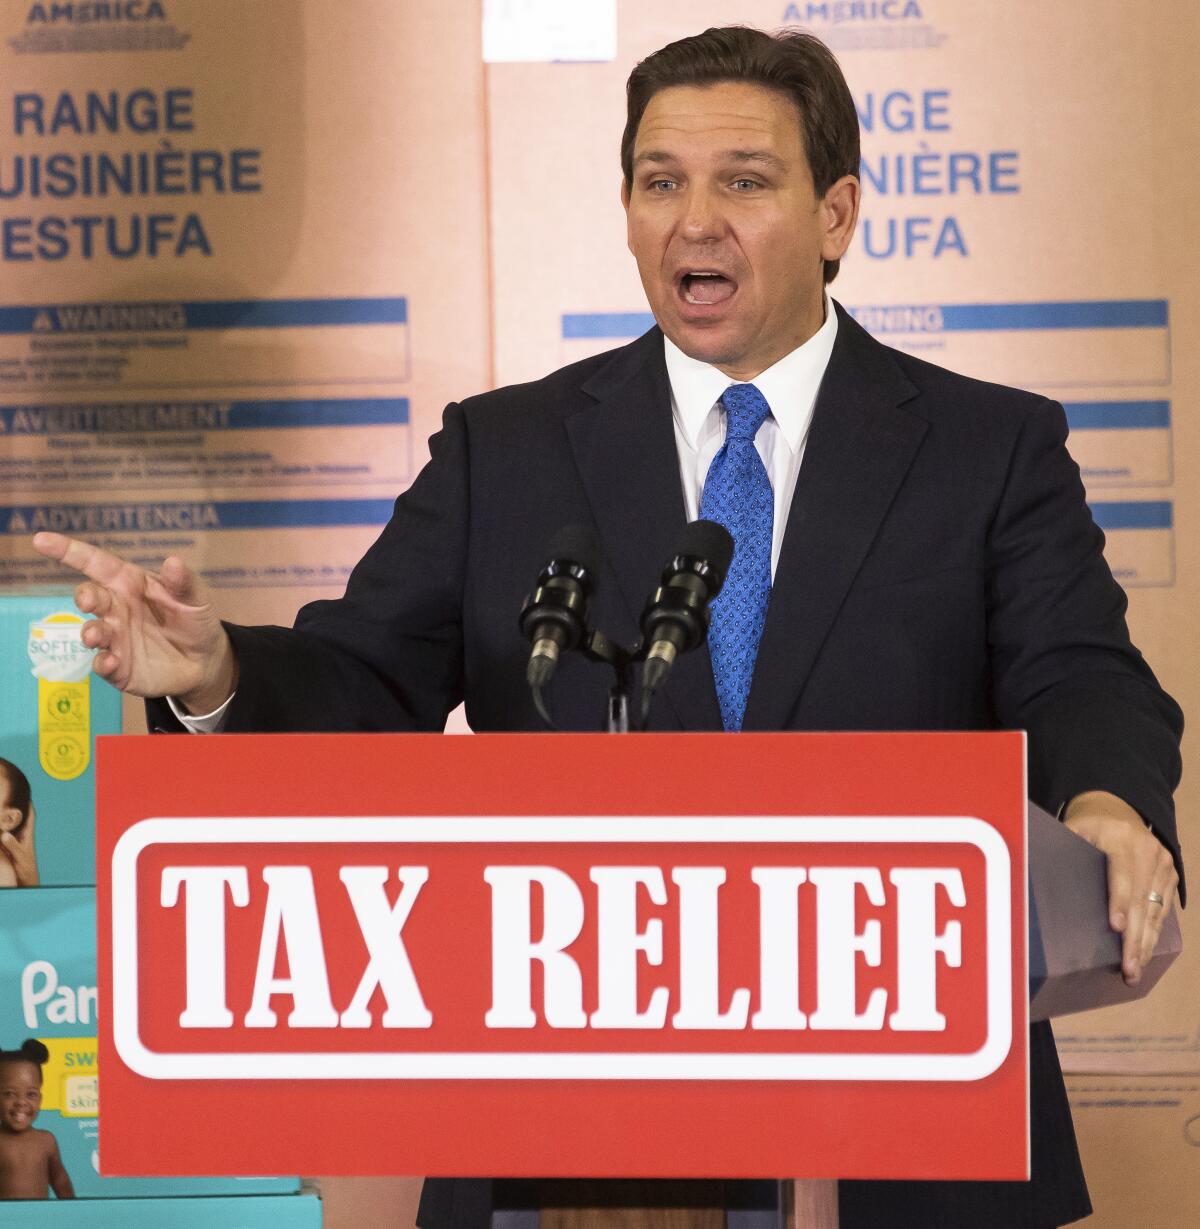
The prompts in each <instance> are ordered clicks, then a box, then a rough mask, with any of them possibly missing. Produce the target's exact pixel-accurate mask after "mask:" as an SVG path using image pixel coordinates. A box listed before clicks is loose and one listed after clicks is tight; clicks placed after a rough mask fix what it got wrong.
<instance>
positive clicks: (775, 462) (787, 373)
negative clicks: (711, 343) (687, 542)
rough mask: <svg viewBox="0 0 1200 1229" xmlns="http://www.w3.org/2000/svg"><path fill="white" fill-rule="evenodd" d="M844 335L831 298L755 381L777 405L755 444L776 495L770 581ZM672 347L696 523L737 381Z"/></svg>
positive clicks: (682, 463) (683, 464)
mask: <svg viewBox="0 0 1200 1229" xmlns="http://www.w3.org/2000/svg"><path fill="white" fill-rule="evenodd" d="M836 337H837V312H835V311H834V310H833V304H832V303H831V302H830V299H829V296H828V295H826V296H825V323H824V324H822V325H821V327H820V328H819V329H818V330H817V331H816V332H815V333H814V334H813V335H812V336H811V337H810V338H809V339H808V340H807V341H806V342H805V343H804V344H803V345H802V346H800V347H798V348H797V349H795V350H793V351H792V352H791V353H790V354H785V355H784V356H783V358H781V359H780V360H779V361H778V362H777V363H774V364H772V365H771V366H770V367H768V368H767V369H766V371H763V372H761V373H760V374H759V375H757V376H755V377H754V379H753V380H752V381H747V382H748V383H752V384H753V385H754V387H755V388H757V389H758V391H759V392H760V393H762V395H763V396H764V397H765V398H766V401H767V404H768V405H769V406H770V407H771V413H770V416H769V417H768V418H767V419H766V421H765V422H764V423H763V425H762V426H761V427H759V429H758V434H757V435H756V436H755V437H754V446H755V448H757V449H758V455H759V456H760V457H762V462H763V465H764V466H766V470H767V477H768V478H769V479H770V481H771V489H772V490H773V491H774V492H775V519H774V524H773V526H772V531H771V577H772V579H774V576H775V568H776V566H777V565H778V563H779V549H780V547H781V546H782V544H783V531H784V530H785V529H786V528H787V518H788V510H789V509H790V508H791V506H792V496H793V495H794V494H795V491H796V479H797V477H799V474H800V462H801V461H802V460H803V459H804V445H805V442H806V440H807V439H808V426H809V423H811V422H812V415H813V407H814V406H815V405H816V402H817V392H818V391H819V390H820V387H821V380H822V378H823V377H824V375H825V368H826V367H827V366H829V356H830V355H831V354H832V353H833V343H834V339H835V338H836ZM664 341H665V342H666V358H667V376H668V377H669V378H670V381H671V411H672V414H673V415H674V419H675V448H676V450H677V452H678V453H679V476H680V478H682V480H683V498H684V506H685V507H686V508H687V516H688V520H689V521H694V520H695V519H696V518H697V517H698V516H699V515H700V496H701V494H702V493H703V491H704V480H705V479H706V478H707V477H708V469H709V466H710V465H712V463H713V458H714V457H715V456H716V455H717V453H718V452H720V450H721V446H722V445H723V444H724V443H725V410H724V408H723V407H722V406H721V405H720V404H719V401H720V397H721V395H722V394H723V393H724V392H725V390H726V389H727V388H729V387H731V386H732V385H734V384H736V383H738V381H737V380H733V379H731V378H730V377H729V376H727V375H725V374H724V372H721V371H718V370H717V368H716V367H712V366H710V365H709V364H708V363H702V362H700V360H699V359H694V358H688V356H687V355H686V354H684V352H683V351H682V350H680V349H679V347H678V346H676V345H675V344H674V343H673V342H671V341H669V340H667V339H665V338H664Z"/></svg>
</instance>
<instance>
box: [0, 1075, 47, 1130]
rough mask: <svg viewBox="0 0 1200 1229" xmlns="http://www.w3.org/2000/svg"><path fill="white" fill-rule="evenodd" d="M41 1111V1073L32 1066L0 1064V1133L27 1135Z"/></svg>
mask: <svg viewBox="0 0 1200 1229" xmlns="http://www.w3.org/2000/svg"><path fill="white" fill-rule="evenodd" d="M41 1108H42V1073H41V1069H40V1068H39V1067H38V1065H37V1064H36V1063H27V1062H6V1063H0V1129H3V1130H6V1131H13V1132H20V1131H27V1130H29V1128H30V1127H31V1126H33V1120H34V1119H35V1118H36V1117H37V1116H38V1110H40V1109H41Z"/></svg>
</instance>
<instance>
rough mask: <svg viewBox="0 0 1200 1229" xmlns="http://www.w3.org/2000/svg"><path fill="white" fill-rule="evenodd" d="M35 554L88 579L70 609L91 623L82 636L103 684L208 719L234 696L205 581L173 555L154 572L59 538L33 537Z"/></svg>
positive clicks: (229, 655) (226, 648)
mask: <svg viewBox="0 0 1200 1229" xmlns="http://www.w3.org/2000/svg"><path fill="white" fill-rule="evenodd" d="M33 546H34V549H35V550H36V551H38V552H39V554H42V555H45V556H46V557H47V558H48V559H55V560H57V561H59V562H60V563H64V564H66V566H67V567H69V568H72V569H74V570H75V571H76V572H81V573H82V574H83V575H84V576H86V577H87V580H85V581H84V582H83V583H82V584H80V585H79V587H78V588H77V589H76V590H75V604H76V605H77V606H78V607H79V609H80V610H82V611H83V612H84V614H87V615H91V616H92V617H91V619H90V620H89V621H88V622H87V623H85V624H84V625H83V629H82V632H81V633H80V634H81V637H82V639H83V643H84V644H86V645H87V646H88V648H92V649H98V650H99V652H98V653H97V655H96V660H95V663H94V665H93V669H94V670H95V672H96V673H97V674H98V675H100V676H101V678H105V679H107V680H108V681H109V682H110V683H112V685H113V686H114V687H117V688H119V689H120V690H121V691H127V692H129V693H130V694H131V695H135V696H155V697H157V696H174V697H175V698H176V699H177V700H178V701H179V702H180V703H182V704H183V706H184V707H185V708H187V709H188V710H189V711H190V712H193V713H208V712H211V711H212V710H213V709H215V708H218V707H219V706H220V705H221V704H222V703H224V701H225V700H227V699H228V698H229V696H230V695H232V694H233V689H234V687H235V686H236V684H237V663H236V660H235V658H234V655H233V646H232V645H231V644H230V643H229V636H228V635H227V634H226V632H225V629H224V628H223V627H222V626H221V621H220V619H218V618H217V614H216V611H215V610H214V609H213V604H212V601H211V599H210V596H209V592H208V588H207V586H206V585H205V584H204V582H203V581H202V580H201V579H200V578H199V577H198V576H197V575H196V574H195V573H194V572H192V571H191V570H190V569H189V568H188V567H187V566H186V565H185V564H184V562H183V560H182V559H179V558H177V557H175V556H171V557H169V558H167V559H165V560H164V561H163V565H162V569H161V570H160V571H158V572H148V571H146V570H145V568H141V567H138V566H137V564H134V563H127V562H126V561H125V560H124V559H122V558H121V557H120V556H119V555H114V554H112V553H111V552H110V551H106V550H101V549H100V548H99V547H98V546H92V545H90V544H88V543H87V542H80V541H78V540H76V539H74V538H66V537H64V536H63V535H62V534H58V533H39V534H35V535H34V538H33Z"/></svg>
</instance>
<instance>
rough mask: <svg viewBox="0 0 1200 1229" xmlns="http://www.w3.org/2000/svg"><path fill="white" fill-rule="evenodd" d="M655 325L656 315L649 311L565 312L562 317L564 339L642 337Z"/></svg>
mask: <svg viewBox="0 0 1200 1229" xmlns="http://www.w3.org/2000/svg"><path fill="white" fill-rule="evenodd" d="M653 327H654V317H653V316H652V315H651V314H650V313H649V312H565V313H564V314H563V318H562V335H563V341H574V340H576V339H578V338H582V337H587V338H605V337H611V338H614V339H619V338H623V337H640V336H641V335H642V334H643V333H644V332H645V331H646V330H647V329H650V328H653Z"/></svg>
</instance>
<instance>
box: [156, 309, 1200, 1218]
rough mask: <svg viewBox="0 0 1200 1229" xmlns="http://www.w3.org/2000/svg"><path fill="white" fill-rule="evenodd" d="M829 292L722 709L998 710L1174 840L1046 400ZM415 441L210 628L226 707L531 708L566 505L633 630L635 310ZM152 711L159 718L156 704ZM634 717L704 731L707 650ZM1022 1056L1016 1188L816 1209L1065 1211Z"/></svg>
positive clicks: (644, 524) (240, 722)
mask: <svg viewBox="0 0 1200 1229" xmlns="http://www.w3.org/2000/svg"><path fill="white" fill-rule="evenodd" d="M838 311H839V321H838V335H837V341H836V345H835V347H834V351H833V355H832V357H831V360H830V363H829V367H828V369H827V371H826V374H825V377H824V380H823V382H822V385H821V390H820V393H819V396H818V399H817V404H816V408H815V411H814V415H813V420H812V426H811V429H810V434H809V438H808V443H807V447H806V451H805V455H804V460H803V464H802V466H801V470H800V475H799V479H798V482H797V486H796V492H795V496H794V499H793V501H792V507H791V512H790V515H789V517H788V523H787V529H786V533H785V536H784V540H783V548H782V553H781V556H780V559H779V565H778V568H777V572H776V577H775V582H774V587H773V590H772V594H771V600H770V606H769V609H768V612H767V619H766V626H765V629H764V632H763V638H762V643H761V646H760V651H759V656H758V663H757V668H756V671H755V675H754V681H753V685H752V688H751V692H750V697H749V701H748V704H747V708H746V715H745V723H744V728H745V729H747V730H968V729H991V728H1006V729H1024V730H1026V731H1028V735H1029V743H1028V745H1029V791H1030V796H1031V797H1032V798H1033V799H1034V800H1035V801H1036V802H1038V803H1040V804H1041V805H1042V806H1043V807H1045V808H1046V809H1047V810H1049V811H1051V812H1052V813H1054V812H1056V811H1057V810H1058V809H1059V807H1060V806H1061V805H1062V804H1063V803H1065V802H1066V801H1068V800H1069V799H1070V798H1071V797H1073V796H1074V795H1075V794H1077V793H1080V792H1082V791H1084V790H1093V789H1101V790H1109V791H1111V792H1112V793H1114V794H1117V795H1118V796H1120V797H1121V798H1124V799H1125V800H1126V801H1127V802H1129V803H1130V804H1131V805H1133V806H1134V807H1136V808H1137V809H1138V811H1140V813H1141V814H1142V815H1143V816H1144V817H1145V818H1146V819H1147V820H1148V821H1149V822H1150V823H1151V824H1152V825H1153V826H1154V828H1155V830H1156V832H1157V833H1158V834H1159V836H1160V838H1161V839H1163V840H1164V841H1165V842H1166V843H1167V844H1168V845H1169V846H1170V847H1171V849H1172V850H1173V852H1174V853H1175V855H1176V860H1177V862H1178V842H1177V838H1176V831H1175V821H1174V813H1173V806H1172V792H1173V790H1174V787H1175V785H1176V783H1177V781H1178V777H1179V771H1180V768H1179V752H1178V745H1179V735H1180V730H1181V724H1182V719H1181V716H1180V713H1179V710H1178V708H1177V706H1176V705H1175V703H1174V702H1173V701H1172V700H1171V699H1170V697H1168V696H1167V695H1165V693H1164V692H1163V691H1162V690H1161V689H1160V688H1159V686H1158V684H1157V683H1156V681H1155V679H1154V676H1153V674H1152V673H1151V671H1150V670H1149V668H1148V667H1147V666H1146V664H1145V662H1144V661H1143V660H1142V657H1141V655H1140V654H1139V653H1138V651H1137V650H1136V649H1135V648H1134V647H1133V646H1132V645H1131V644H1130V641H1129V637H1128V633H1127V631H1126V626H1125V620H1124V614H1125V608H1126V601H1125V596H1124V593H1123V591H1122V590H1121V588H1120V586H1119V585H1117V583H1116V582H1115V581H1114V580H1113V578H1112V575H1111V573H1110V572H1109V569H1108V567H1107V566H1106V565H1105V563H1104V559H1103V557H1102V554H1101V548H1102V545H1103V536H1102V534H1101V533H1100V531H1099V530H1098V529H1097V528H1096V526H1095V525H1094V523H1093V521H1092V519H1091V516H1090V515H1089V513H1088V510H1087V506H1086V504H1085V502H1084V495H1083V488H1082V485H1081V483H1080V479H1079V473H1078V469H1077V468H1076V466H1075V465H1074V463H1073V462H1072V461H1071V459H1070V457H1069V456H1068V454H1067V451H1066V449H1065V446H1064V441H1065V438H1066V420H1065V416H1064V414H1063V411H1062V408H1061V407H1060V406H1058V405H1056V404H1054V403H1052V402H1050V401H1047V400H1046V399H1044V398H1042V397H1038V396H1034V395H1032V394H1029V393H1024V392H1018V391H1016V390H1013V389H1009V388H1002V387H1000V386H997V385H990V384H984V383H981V382H979V381H975V380H970V379H967V378H965V377H963V376H959V375H955V374H953V373H951V372H948V371H945V370H942V369H940V368H938V367H934V366H931V365H930V364H928V363H925V362H922V361H920V360H918V359H916V358H913V357H911V356H908V355H904V354H901V353H898V352H896V351H894V350H891V349H889V348H887V347H884V346H882V345H880V344H879V343H877V342H876V341H874V340H873V339H872V338H871V337H870V336H869V335H868V334H867V333H866V332H864V331H863V330H862V329H861V328H860V327H859V326H858V325H857V324H856V323H855V322H854V321H853V320H852V319H851V318H850V317H849V316H847V315H846V314H845V312H843V311H842V310H841V309H840V308H839V309H838ZM430 448H431V453H432V459H431V460H430V462H429V465H428V466H427V467H426V468H425V469H424V470H423V471H422V473H421V474H420V476H419V477H418V478H417V480H416V481H415V482H414V484H413V485H412V487H411V488H410V489H409V490H408V491H407V492H405V494H403V495H402V496H401V497H400V498H399V500H397V503H396V509H395V514H394V516H393V519H392V521H391V522H390V523H389V525H388V526H387V527H386V528H385V529H384V531H383V533H382V535H381V536H380V538H379V540H378V541H377V542H376V543H375V545H374V546H373V547H372V548H371V549H370V550H369V551H368V552H367V554H366V556H365V557H364V558H363V560H362V561H361V562H360V563H359V565H358V567H357V568H356V569H355V571H354V574H353V576H352V577H351V579H350V582H349V585H348V587H347V590H346V595H345V597H344V598H342V599H340V600H337V601H322V602H316V603H313V604H312V605H309V606H307V607H305V608H304V609H303V610H302V611H301V612H300V615H299V617H298V618H297V621H296V626H295V629H294V630H287V629H280V628H239V627H232V626H231V627H230V629H229V631H230V634H231V636H232V638H233V643H234V646H235V649H236V652H237V656H238V661H239V668H240V681H239V686H238V693H237V697H236V699H235V701H234V703H233V705H232V706H231V709H230V714H229V720H228V725H227V728H228V729H229V730H231V731H236V730H305V729H307V730H440V729H441V728H442V726H443V724H444V721H445V718H446V715H447V713H448V712H449V711H450V710H451V709H452V708H454V707H455V706H456V705H457V704H458V703H459V702H460V701H462V700H465V702H466V707H467V716H468V719H469V721H470V724H471V726H472V727H473V728H474V729H475V730H535V729H539V728H541V726H540V722H539V720H538V718H537V715H536V713H535V711H534V709H533V706H532V704H531V702H530V699H529V695H528V691H527V688H526V685H525V681H524V664H525V660H526V657H527V655H528V645H527V643H525V642H524V641H523V640H522V638H521V636H520V634H519V633H518V630H517V612H518V611H519V609H520V606H521V601H522V598H523V596H524V594H525V593H526V591H527V590H528V589H529V587H530V585H531V582H532V580H533V578H534V577H535V576H536V574H537V572H538V570H539V568H540V567H541V566H542V564H543V563H544V562H545V551H546V547H547V544H548V543H549V541H550V539H551V538H552V537H553V535H554V534H555V532H556V531H557V530H558V529H560V528H561V527H562V526H563V525H567V524H574V523H585V524H594V525H595V527H596V529H597V531H598V533H599V536H600V539H601V541H602V543H603V547H604V559H603V561H602V566H601V572H600V577H599V581H598V586H597V593H596V596H595V598H594V601H593V608H592V610H593V618H592V622H593V624H594V625H595V626H599V627H601V628H603V629H604V630H605V631H606V632H608V633H609V634H610V635H612V636H613V637H614V638H616V639H618V640H624V641H632V640H634V639H635V638H636V634H637V617H638V614H639V612H640V611H641V608H642V605H643V603H644V602H645V599H646V597H647V595H648V593H649V592H650V590H651V589H652V588H653V586H654V584H655V583H656V581H657V577H658V573H659V571H660V569H661V568H662V567H663V565H664V564H665V563H666V561H667V560H668V559H669V558H670V556H671V554H672V553H673V549H674V546H675V544H676V541H677V539H678V538H679V535H680V531H681V529H682V527H683V524H684V518H685V513H684V502H683V494H682V490H681V487H680V480H679V465H678V459H677V455H676V449H675V441H674V433H673V428H672V421H671V400H670V389H669V385H668V381H667V373H666V366H665V362H664V359H663V345H662V336H661V334H660V333H659V332H658V330H657V329H654V330H651V332H649V333H647V334H646V335H645V336H644V337H642V338H640V339H638V340H637V341H635V342H633V343H632V344H630V345H628V346H625V347H623V348H621V349H619V350H615V351H612V352H610V353H608V354H604V355H600V356H598V357H596V358H591V359H587V360H585V361H583V362H581V363H577V364H575V365H573V366H570V367H567V368H564V369H563V370H561V371H558V372H555V373H554V374H552V375H550V376H548V377H547V378H546V379H544V380H540V381H538V382H536V383H533V384H526V385H519V386H514V387H510V388H504V389H500V390H498V391H496V392H492V393H488V394H485V395H483V396H479V397H474V398H471V399H470V400H467V401H464V402H462V403H461V404H458V405H452V406H450V407H449V408H448V409H447V411H446V414H445V418H444V422H443V427H442V430H441V431H440V432H439V433H438V434H437V435H435V436H434V437H433V439H432V440H431V441H430ZM608 685H609V679H608V677H607V675H606V673H605V670H604V669H603V668H600V667H597V666H593V665H590V664H588V663H586V662H585V661H583V660H581V659H577V658H575V657H572V658H571V659H569V660H567V661H566V662H564V664H563V666H562V668H561V669H560V671H559V674H558V676H557V678H556V680H555V683H554V687H553V697H552V704H553V710H554V715H555V718H556V721H557V723H558V724H559V725H560V726H561V727H563V728H566V729H580V730H594V729H597V728H598V727H599V724H600V721H601V719H602V715H603V713H604V709H605V697H606V694H607V689H608ZM153 720H154V723H155V724H159V725H168V724H171V723H170V722H169V719H168V718H167V717H166V716H165V715H164V714H163V710H162V708H161V707H158V706H156V710H155V714H154V718H153ZM654 725H655V727H656V728H659V729H664V730H679V729H686V730H719V729H720V728H721V721H720V714H719V710H718V706H717V699H716V693H715V689H714V686H713V680H712V669H711V664H710V662H709V658H708V654H707V652H706V651H704V650H701V651H698V652H695V653H693V654H690V655H688V656H686V657H683V658H681V659H680V661H679V662H678V663H677V665H676V666H675V669H674V672H673V674H672V676H671V679H670V682H669V683H668V685H667V687H666V688H665V691H664V693H663V694H662V695H661V696H660V697H659V699H658V701H657V708H656V712H655V716H654ZM1031 1067H1032V1073H1033V1074H1032V1079H1033V1091H1032V1100H1033V1143H1034V1177H1033V1181H1032V1182H1031V1183H1029V1184H1024V1183H1021V1184H1015V1183H1014V1184H996V1183H975V1184H965V1183H903V1184H894V1183H882V1184H881V1183H847V1184H843V1194H842V1216H843V1221H842V1223H843V1229H853V1227H854V1226H858V1225H862V1226H871V1227H872V1229H875V1227H876V1226H893V1225H895V1226H902V1225H909V1224H912V1225H919V1226H921V1229H935V1227H937V1226H946V1227H947V1229H948V1227H950V1226H960V1225H961V1226H970V1227H971V1229H981V1227H985V1226H992V1225H994V1226H997V1227H999V1226H1004V1227H1005V1229H1012V1227H1013V1226H1018V1225H1030V1226H1045V1225H1051V1224H1061V1223H1066V1222H1067V1221H1069V1220H1072V1219H1075V1218H1077V1217H1079V1216H1082V1215H1084V1214H1086V1212H1087V1211H1088V1204H1087V1195H1086V1190H1085V1188H1084V1185H1083V1181H1082V1175H1081V1172H1080V1167H1079V1162H1078V1156H1077V1153H1076V1149H1075V1142H1074V1135H1073V1132H1072V1129H1071V1124H1070V1115H1069V1111H1068V1109H1067V1105H1066V1099H1065V1095H1064V1093H1063V1087H1062V1080H1061V1075H1060V1073H1059V1068H1058V1062H1057V1058H1056V1056H1055V1053H1054V1045H1053V1041H1052V1040H1051V1037H1050V1033H1049V1028H1048V1027H1047V1026H1045V1025H1041V1026H1035V1027H1034V1033H1033V1039H1032V1043H1031ZM920 1125H922V1126H932V1124H920ZM797 1168H798V1169H799V1168H800V1166H799V1164H798V1166H797ZM490 1206H491V1186H490V1183H489V1182H488V1181H487V1180H472V1181H470V1182H463V1181H456V1180H449V1179H447V1180H439V1181H436V1182H433V1181H431V1182H430V1183H428V1184H427V1187H426V1197H425V1200H424V1203H423V1211H422V1220H421V1223H422V1224H425V1225H430V1226H433V1225H451V1226H453V1227H454V1229H478V1227H479V1226H481V1225H484V1224H486V1219H487V1214H488V1210H489V1209H490Z"/></svg>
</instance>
